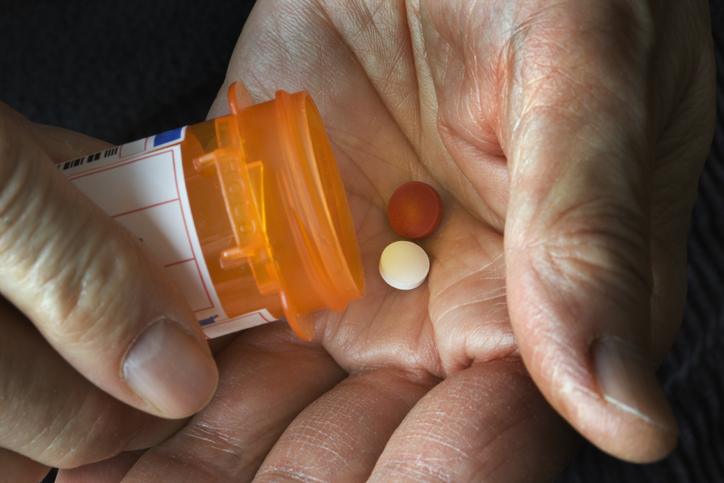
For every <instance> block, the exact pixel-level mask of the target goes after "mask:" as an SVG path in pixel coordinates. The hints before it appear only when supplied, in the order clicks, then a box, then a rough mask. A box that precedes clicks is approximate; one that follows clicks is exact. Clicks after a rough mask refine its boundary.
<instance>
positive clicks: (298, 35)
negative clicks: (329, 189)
mask: <svg viewBox="0 0 724 483" xmlns="http://www.w3.org/2000/svg"><path fill="white" fill-rule="evenodd" d="M707 8H708V7H707V4H706V2H703V1H693V0H692V1H681V0H678V1H663V0H662V1H651V2H648V3H646V2H643V1H633V0H628V1H627V0H620V1H614V0H584V1H581V0H576V1H545V0H531V1H517V2H516V1H496V0H487V1H484V0H481V1H478V2H469V1H463V0H459V1H449V2H432V1H431V2H424V1H420V2H407V3H405V2H397V1H393V2H367V3H364V2H359V1H346V2H335V1H330V2H307V1H298V0H287V1H284V0H280V1H263V0H262V1H260V2H258V4H257V6H256V8H255V10H254V12H253V13H252V16H251V17H250V18H249V20H248V22H247V25H246V27H245V29H244V32H243V33H242V36H241V38H240V40H239V43H238V45H237V48H236V50H235V53H234V56H233V58H232V60H231V64H230V66H229V71H228V76H227V85H225V86H224V87H223V88H222V89H221V90H220V95H219V98H218V99H217V102H216V103H215V104H214V106H213V107H212V109H211V112H210V117H215V116H218V115H222V114H225V113H226V106H225V105H226V100H225V95H226V88H227V87H228V85H229V84H230V83H231V82H233V81H243V82H244V83H245V84H246V86H247V88H248V89H249V91H250V93H251V95H252V97H253V98H254V99H255V100H256V101H262V100H266V99H269V98H271V97H272V96H273V94H274V92H275V91H276V90H278V89H285V90H287V91H290V92H294V91H298V90H300V89H306V90H308V91H309V92H310V93H311V95H312V97H313V98H314V99H315V102H316V103H317V105H318V107H319V109H320V112H321V114H322V117H323V119H324V122H325V125H326V127H327V129H328V133H329V136H330V139H331V141H332V144H333V148H334V151H335V155H336V157H337V161H338V164H339V167H340V172H341V174H342V177H343V180H344V182H345V187H346V189H347V194H348V198H349V202H350V206H351V210H352V215H353V218H354V221H355V226H356V229H357V234H358V238H359V242H360V247H361V251H362V258H363V263H364V268H365V278H366V282H367V294H366V297H365V298H364V299H363V300H360V301H358V302H354V303H352V304H350V305H349V307H348V308H347V310H345V311H344V312H341V313H331V312H320V313H318V314H316V331H317V336H316V337H315V339H314V341H312V342H311V343H304V342H301V341H299V340H297V339H295V338H294V336H293V335H292V334H291V332H290V331H289V329H288V328H286V327H285V326H284V324H282V323H279V324H271V325H268V326H265V327H259V328H255V329H251V330H248V331H246V332H244V333H242V334H239V335H235V336H232V337H227V338H225V339H224V340H221V341H215V344H212V349H213V350H214V353H215V359H216V362H217V366H218V370H219V386H218V390H217V392H216V394H215V396H214V398H213V399H212V400H211V402H210V403H209V405H208V406H206V407H205V408H204V409H203V410H202V411H201V412H199V413H197V414H196V415H194V416H193V417H191V419H190V420H188V422H187V423H186V424H185V426H183V427H182V428H181V429H180V430H179V427H180V426H181V425H183V424H184V422H185V421H183V420H182V421H180V422H173V421H171V422H169V421H165V420H160V419H156V418H154V417H152V416H148V415H146V414H145V413H144V412H141V411H137V410H136V409H131V408H130V407H129V406H126V405H125V404H123V403H121V402H119V401H118V400H117V399H114V398H111V397H110V396H108V395H107V394H105V393H103V392H102V391H101V390H100V389H98V388H96V387H95V386H93V385H91V384H90V383H88V382H87V381H86V380H85V379H83V377H81V376H80V375H79V374H78V373H75V372H73V373H72V375H68V376H67V377H68V378H75V379H73V380H74V381H76V382H75V383H76V384H78V385H82V387H83V390H84V391H85V394H89V395H92V397H95V398H99V399H102V404H98V405H97V406H92V407H85V408H83V409H84V411H83V412H80V410H79V412H78V414H87V416H86V419H83V420H82V421H85V425H84V424H83V423H82V421H81V422H79V421H77V420H73V419H72V418H70V417H69V418H68V419H69V423H68V424H67V426H66V427H65V428H64V432H63V433H62V434H63V435H64V438H65V439H63V440H62V441H63V442H64V443H63V444H61V445H59V444H58V442H57V440H54V442H53V444H49V443H48V442H47V441H44V440H43V438H38V439H37V440H34V444H28V443H25V444H24V445H23V444H19V443H8V442H7V439H6V440H5V441H0V444H2V445H3V446H5V447H8V448H10V449H12V450H14V451H16V452H17V453H11V452H9V451H6V452H5V453H0V462H2V461H3V460H2V458H6V459H8V461H9V463H8V464H14V465H15V468H18V472H22V471H25V473H24V474H26V475H31V474H32V472H33V471H35V472H36V473H42V468H43V467H42V466H40V465H39V464H36V463H33V462H32V461H31V460H36V461H40V462H42V463H43V464H51V465H53V464H54V465H60V466H63V467H72V466H77V465H82V464H86V463H92V462H93V461H98V460H101V459H104V458H110V457H112V456H114V455H115V454H117V453H118V452H119V451H121V450H123V449H124V448H131V449H137V448H143V447H147V446H153V447H152V448H151V449H149V450H147V451H145V452H144V451H134V452H124V453H121V454H120V455H119V456H117V457H115V458H112V459H109V460H107V461H103V462H101V463H96V464H87V465H86V466H83V467H81V468H77V469H73V470H68V471H61V474H60V478H59V481H61V482H67V481H108V482H110V481H120V479H121V478H123V477H124V476H125V478H126V479H125V480H124V481H164V480H165V481H247V480H251V479H252V478H254V477H255V476H256V479H257V480H258V481H300V480H303V481H364V480H366V479H368V478H369V479H370V480H372V481H390V480H395V481H397V480H405V481H407V480H410V481H501V482H511V481H531V480H532V481H548V480H552V479H554V478H555V476H556V475H557V474H558V473H559V472H560V471H561V470H562V468H563V467H564V466H565V465H566V463H567V461H568V460H569V459H570V457H571V456H572V455H573V454H574V453H575V451H576V449H577V448H578V446H579V444H580V441H581V439H580V437H579V436H578V435H577V433H576V431H574V429H573V428H575V429H576V430H577V431H578V432H579V433H580V434H582V435H583V436H584V437H586V438H588V439H589V440H590V441H592V442H593V443H594V444H596V445H598V446H599V447H601V448H602V449H603V450H605V451H607V452H609V453H611V454H613V455H615V456H618V457H620V458H624V459H627V460H630V461H638V462H645V461H653V460H656V459H659V458H662V457H664V456H666V454H668V453H669V452H670V451H671V450H672V449H673V447H674V445H675V444H676V432H677V426H676V422H675V421H674V420H673V416H672V415H671V414H670V410H669V409H668V406H667V405H666V402H665V400H664V399H663V394H662V393H661V391H660V389H658V387H654V386H651V387H649V385H647V384H649V383H650V382H651V381H652V378H653V375H652V374H653V370H652V367H653V364H654V363H655V362H657V361H660V360H661V359H662V358H663V356H664V355H665V353H666V352H667V350H668V348H669V347H670V345H671V344H672V342H673V339H674V337H675V334H676V332H677V330H678V325H679V323H680V319H681V314H682V310H683V303H684V293H685V268H686V267H685V241H686V229H687V226H688V218H689V214H690V210H691V207H692V205H693V201H694V198H695V196H696V181H697V178H698V174H699V172H700V169H701V164H702V162H703V160H704V158H705V156H706V153H707V151H708V147H709V143H710V140H711V132H712V128H713V116H714V114H713V113H714V97H713V96H714V94H713V87H714V78H713V72H714V65H713V60H712V58H711V57H712V56H711V45H710V44H711V40H710V38H709V25H708V18H707V12H708V10H707ZM19 122H21V121H19ZM26 129H28V130H32V129H37V128H35V127H32V126H30V127H26ZM44 129H47V128H44ZM33 137H34V139H35V142H36V143H39V144H40V147H41V148H42V149H43V150H44V151H45V152H46V153H49V154H50V156H51V157H56V158H57V159H58V160H60V159H63V158H61V157H60V155H61V154H67V153H58V152H56V151H53V149H54V148H53V146H55V144H53V143H57V139H58V138H68V137H71V138H72V139H70V141H69V142H70V143H71V144H72V145H73V146H75V147H76V149H77V150H81V151H83V150H87V151H89V152H90V151H92V150H93V149H90V147H88V146H87V144H88V143H92V141H90V140H87V139H83V138H80V137H77V136H75V135H71V134H69V133H58V132H56V133H55V137H54V138H53V140H52V141H47V139H45V138H43V135H42V134H37V133H36V135H35V136H33ZM44 139H45V140H44ZM28 142H30V141H28ZM94 147H96V148H97V147H98V146H94ZM68 157H72V156H68ZM413 179H414V180H421V181H425V182H428V183H430V184H432V185H434V186H435V187H437V188H438V190H439V192H440V194H441V196H442V198H443V203H444V207H445V214H444V218H443V222H442V224H441V226H440V228H439V229H438V231H437V232H436V233H435V234H434V235H433V236H431V237H429V238H427V239H425V240H423V241H421V242H420V244H421V245H422V246H423V247H424V248H425V250H426V251H427V253H428V254H429V255H430V257H431V271H430V275H429V278H428V281H427V283H426V284H425V285H423V286H422V287H421V288H419V289H416V290H413V291H410V292H401V291H396V290H394V289H392V288H390V287H388V286H387V285H386V284H385V283H384V282H383V281H382V279H381V278H380V276H379V274H378V272H377V263H378V259H379V255H380V253H381V252H382V250H383V249H384V247H385V246H386V245H387V244H388V243H390V242H392V241H394V240H396V239H397V238H396V235H395V234H394V233H393V231H392V230H391V228H390V227H389V225H388V223H387V220H386V213H385V207H386V201H387V200H388V199H389V197H390V196H391V194H392V192H393V191H394V190H395V188H396V187H397V186H399V185H400V184H402V183H404V182H406V181H409V180H413ZM93 216H100V215H93ZM154 273H155V272H154ZM3 293H5V292H3ZM6 295H7V294H6ZM11 299H12V298H11ZM16 305H18V304H16ZM8 310H10V309H8ZM16 316H17V318H20V317H21V316H20V314H19V313H16ZM31 318H32V317H31ZM36 319H37V317H36V318H34V319H33V320H34V321H35V322H36V325H41V331H40V332H41V333H43V334H45V333H46V331H44V330H43V329H42V322H38V321H37V320H36ZM18 323H19V324H20V323H21V322H18ZM28 337H29V338H31V337H32V338H33V340H34V341H35V342H32V343H33V344H37V345H39V344H42V339H41V337H40V335H38V334H36V333H32V334H29V335H28ZM46 337H47V336H46ZM601 340H625V341H627V342H626V343H625V346H626V347H636V348H637V352H638V353H639V354H640V356H635V357H633V356H632V357H631V358H630V359H625V361H629V362H630V361H634V360H641V361H644V362H643V363H642V367H643V366H647V367H645V368H644V369H645V370H644V369H641V368H639V367H638V366H636V367H635V368H633V369H630V371H631V373H636V374H638V375H633V376H631V378H632V379H631V380H632V381H633V383H632V384H633V386H632V387H638V388H644V389H631V387H629V386H625V384H623V383H620V377H619V376H620V375H619V376H615V377H614V380H615V381H619V382H615V381H614V383H611V380H612V379H610V377H609V378H608V379H606V377H607V376H605V374H609V376H610V372H607V371H603V372H601V369H600V368H601V367H602V366H601V364H602V363H601V362H600V360H601V359H600V357H599V355H600V354H601V350H599V349H595V348H596V347H602V346H604V347H608V346H607V345H606V344H604V343H600V341H601ZM28 344H31V342H28ZM53 345H54V347H55V348H56V350H58V351H59V352H60V353H61V354H63V355H64V357H65V359H69V358H70V359H72V357H69V356H67V355H65V354H66V353H67V352H68V351H67V350H66V351H65V352H64V350H63V349H62V348H59V347H58V345H59V344H58V343H53ZM45 350H46V352H48V354H49V355H48V357H54V356H53V354H54V353H52V349H50V348H49V347H48V348H46V349H45ZM603 352H604V353H605V352H606V351H605V350H604V351H603ZM57 358H58V359H59V357H57ZM637 358H638V359H637ZM74 366H75V367H76V368H78V370H79V371H80V373H81V374H83V375H84V376H86V377H88V378H90V379H91V380H93V381H94V382H95V384H96V385H98V386H100V387H103V388H104V389H106V391H107V392H109V393H111V394H113V395H114V396H116V398H120V399H122V400H123V401H124V402H125V403H127V404H129V405H131V406H134V407H136V408H138V409H141V410H144V411H149V409H148V408H147V407H144V406H143V404H141V403H139V402H138V401H135V400H133V398H131V397H126V398H125V399H123V397H122V395H121V396H119V395H118V394H117V393H115V392H113V390H109V389H107V388H106V387H105V386H103V384H102V383H99V382H98V381H99V380H101V381H102V379H103V377H104V376H103V374H100V375H95V376H94V377H91V376H89V375H88V373H87V372H85V371H84V370H83V368H82V364H78V363H77V362H76V363H74ZM606 367H608V366H606ZM638 369H641V373H639V372H637V371H638ZM56 370H57V371H66V372H64V374H65V373H68V374H70V372H68V371H73V369H71V368H70V366H68V367H65V366H62V362H61V365H60V368H58V369H56ZM601 374H604V375H601ZM642 374H643V375H642ZM616 377H619V378H618V379H616ZM637 378H638V379H637ZM624 379H625V378H624ZM622 384H623V386H622ZM612 387H613V389H611V388H612ZM621 387H624V389H623V390H619V389H620V388H621ZM627 390H628V391H629V393H630V392H631V391H633V394H634V396H633V397H634V399H633V400H631V401H633V402H632V403H630V404H629V402H631V401H629V400H627V399H625V398H626V397H627V396H626V394H629V393H627V392H626V391H627ZM41 391H42V388H38V389H37V390H36V392H37V393H40V392H41ZM636 391H638V392H636ZM621 394H623V395H621ZM608 396H610V397H608ZM629 396H630V394H629ZM33 397H35V400H37V401H39V402H37V404H36V406H37V408H38V409H37V410H38V411H42V410H43V409H46V410H47V405H46V406H43V399H42V397H41V396H33ZM103 398H105V399H103ZM31 399H32V398H31ZM46 404H47V403H46ZM77 404H78V407H80V403H77ZM114 411H115V412H114ZM124 411H125V412H124ZM94 417H96V418H103V424H101V427H108V426H110V427H113V428H114V431H115V432H116V433H115V434H116V437H115V438H114V440H113V442H112V443H109V442H108V441H106V440H104V438H103V437H102V434H99V435H98V436H97V437H95V438H88V437H83V436H79V435H81V434H84V433H83V432H84V431H85V430H86V429H87V425H88V421H90V420H93V418H94ZM121 421H131V423H126V424H125V425H121V423H120V422H121ZM177 430H178V431H177ZM175 431H177V432H175ZM174 432H175V434H173V433H174ZM106 434H107V433H106ZM171 434H172V435H171ZM119 435H120V436H119ZM139 435H141V436H139ZM169 435H171V436H170V437H168V436H169ZM167 437H168V439H166V440H165V441H164V442H162V443H160V444H158V445H156V446H154V445H155V444H156V443H158V442H160V441H162V440H164V439H165V438H167ZM16 439H18V438H16ZM68 445H74V446H72V447H73V448H74V451H73V452H72V453H73V454H72V457H69V456H68V455H67V454H66V453H67V448H68ZM63 448H66V449H65V450H64V449H63ZM20 454H23V455H25V456H20ZM23 468H27V469H23ZM19 474H23V473H19Z"/></svg>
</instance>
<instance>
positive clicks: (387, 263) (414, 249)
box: [380, 241, 430, 290]
mask: <svg viewBox="0 0 724 483" xmlns="http://www.w3.org/2000/svg"><path fill="white" fill-rule="evenodd" d="M429 271H430V259H429V258H428V256H427V253H425V250H423V249H422V248H420V247H419V246H418V245H416V244H414V243H412V242H409V241H397V242H394V243H391V244H389V245H388V246H387V248H385V249H384V251H383V252H382V256H381V257H380V275H382V278H383V279H384V281H385V282H387V283H388V284H389V285H391V286H392V287H394V288H397V289H400V290H412V289H413V288H417V287H419V286H420V285H421V284H422V282H423V281H424V280H425V278H427V273H428V272H429Z"/></svg>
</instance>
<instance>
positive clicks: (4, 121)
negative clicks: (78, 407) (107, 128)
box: [0, 109, 217, 418]
mask: <svg viewBox="0 0 724 483" xmlns="http://www.w3.org/2000/svg"><path fill="white" fill-rule="evenodd" d="M6 110H7V109H6ZM11 117H13V119H11ZM16 117H17V114H14V115H12V116H10V115H8V114H7V112H5V113H2V114H0V153H2V154H1V156H0V273H1V274H2V276H0V292H1V293H2V295H3V296H5V297H6V298H7V299H8V300H10V301H11V302H12V303H13V304H14V305H15V306H16V307H17V308H18V309H20V310H21V311H22V312H23V313H24V314H25V315H26V316H27V317H28V318H29V319H30V320H31V321H32V322H33V323H34V324H35V326H36V327H37V328H38V330H39V331H40V332H41V333H42V334H43V336H44V337H45V338H46V339H47V340H48V342H50V344H51V345H52V346H53V347H54V348H55V350H56V351H58V352H59V353H60V354H61V355H62V356H63V357H64V358H65V360H67V361H68V362H69V363H70V364H71V365H72V366H74V367H75V369H77V370H78V371H79V372H80V373H81V374H83V375H84V376H85V377H86V378H87V379H89V380H90V381H91V382H93V383H94V384H95V385H96V386H98V387H100V388H101V389H103V390H104V391H106V392H108V393H110V394H111V395H113V396H115V397H116V398H118V399H120V400H121V401H124V402H126V403H127V404H130V405H132V406H135V407H137V408H139V409H142V410H145V411H147V412H151V413H153V414H156V415H159V416H162V417H167V418H181V417H185V416H188V415H190V414H192V413H194V412H196V411H198V410H199V409H201V408H202V407H203V406H204V405H205V404H206V402H208V400H209V399H210V398H211V396H212V394H213V392H214V389H215V386H216V380H217V371H216V366H215V364H214V361H213V358H212V356H211V353H210V351H209V348H208V345H207V343H206V341H205V339H204V336H203V334H202V332H201V329H200V327H199V324H198V323H197V322H196V319H195V317H194V316H193V313H192V312H191V310H190V309H189V307H188V305H187V304H186V302H185V301H184V299H183V297H182V295H181V293H180V291H179V290H178V289H177V288H176V287H175V285H174V284H173V282H172V281H171V279H170V278H169V276H168V274H167V273H166V272H165V270H164V268H163V267H162V266H161V265H160V264H159V263H158V262H157V261H156V260H155V259H154V258H153V257H152V256H151V254H150V252H149V251H147V250H146V249H145V247H143V246H142V245H141V244H140V243H139V242H138V240H137V239H136V238H134V237H133V236H132V235H131V234H130V233H129V232H128V231H126V230H125V228H123V227H122V226H120V225H119V224H117V223H116V222H114V221H113V220H112V219H111V218H109V217H108V216H107V215H106V214H105V213H103V212H102V211H101V210H100V209H99V208H98V207H96V206H95V205H94V204H93V203H91V202H90V201H89V200H88V199H87V198H85V197H84V196H82V195H81V194H80V193H79V192H78V191H77V189H76V188H75V187H73V186H72V185H71V184H70V182H68V181H67V180H66V179H65V178H64V177H63V175H62V174H61V173H59V172H58V170H57V169H56V167H55V165H54V163H53V162H51V158H50V157H49V155H48V153H47V152H46V151H45V150H44V149H43V148H41V145H43V144H44V143H42V142H41V143H38V142H37V139H42V138H43V136H47V135H48V130H47V129H42V128H34V127H32V126H30V125H28V124H27V123H18V122H16V121H17V119H15V118H16ZM66 134H67V133H66ZM62 136H63V133H62V132H59V131H54V132H53V134H52V136H51V138H49V139H46V141H47V143H45V144H46V145H47V146H52V145H53V144H54V143H55V142H56V141H60V139H59V137H62ZM72 142H74V143H78V142H81V143H82V142H83V140H82V137H76V138H74V139H73V140H72ZM60 144H63V143H60ZM47 146H46V147H47ZM76 147H77V146H76ZM58 150H59V151H62V150H63V148H62V147H58ZM0 325H2V321H0ZM29 357H30V356H29Z"/></svg>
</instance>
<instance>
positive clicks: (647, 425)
mask: <svg viewBox="0 0 724 483" xmlns="http://www.w3.org/2000/svg"><path fill="white" fill-rule="evenodd" d="M590 355H591V368H592V371H593V376H594V377H595V380H596V383H597V385H598V389H599V391H600V395H601V397H602V398H603V400H604V401H605V404H606V408H607V409H608V411H609V412H610V413H611V414H612V415H613V417H614V418H616V419H618V420H619V421H620V422H619V423H618V425H620V427H621V430H620V431H622V432H623V433H624V434H622V438H621V440H620V441H618V442H617V441H616V440H615V439H613V440H612V441H611V442H610V444H605V442H606V441H607V439H606V438H604V440H603V442H602V444H603V445H604V446H611V448H609V449H608V450H607V449H606V448H602V449H604V450H607V451H608V452H609V453H612V454H614V455H615V456H618V457H619V458H622V459H625V460H627V461H632V462H637V463H650V462H653V461H657V460H659V459H661V458H664V457H665V456H666V455H668V454H669V453H670V452H671V451H673V449H674V448H675V447H676V444H677V440H678V437H679V435H680V434H681V428H680V427H679V424H678V422H677V420H676V417H675V415H674V412H673V411H672V409H671V406H670V405H669V403H668V401H667V399H666V395H665V394H664V391H663V390H662V388H661V386H660V385H659V383H658V381H657V379H656V376H655V374H654V369H653V366H652V364H651V363H650V361H649V358H647V357H646V356H645V355H644V354H643V352H642V351H641V350H639V348H637V347H636V346H635V345H634V344H632V343H631V342H629V341H627V340H624V339H621V338H619V337H614V336H606V337H601V338H597V339H595V340H594V341H593V342H592V344H591V347H590ZM617 443H618V444H617Z"/></svg>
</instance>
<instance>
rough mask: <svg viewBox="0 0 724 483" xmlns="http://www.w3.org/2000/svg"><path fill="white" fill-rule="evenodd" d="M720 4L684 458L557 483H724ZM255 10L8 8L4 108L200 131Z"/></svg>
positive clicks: (97, 124)
mask: <svg viewBox="0 0 724 483" xmlns="http://www.w3.org/2000/svg"><path fill="white" fill-rule="evenodd" d="M722 3H724V2H722V1H718V0H717V1H712V2H711V3H710V5H711V10H712V25H713V26H712V32H713V35H714V40H715V44H716V49H717V51H716V55H717V68H718V81H717V82H718V89H717V106H718V117H717V128H716V129H717V130H716V135H715V139H714V143H713V145H712V150H711V153H710V155H709V158H708V160H707V163H706V166H705V169H704V172H703V174H702V178H701V182H700V187H699V198H698V201H697V203H696V207H695V209H694V216H693V220H692V225H691V230H690V235H689V294H688V302H687V308H686V313H685V316H684V323H683V327H682V330H681V332H680V334H679V336H678V338H677V341H676V344H675V346H674V348H673V350H672V352H671V353H670V354H669V356H668V357H667V359H666V361H665V362H664V364H663V365H662V366H661V369H660V370H659V377H660V380H661V381H662V383H663V385H664V388H665V390H666V392H667V394H668V396H669V399H670V401H671V403H672V405H673V407H674V410H675V412H676V414H677V417H678V418H679V422H680V424H681V426H682V430H683V433H682V435H681V439H680V443H679V447H678V448H677V449H676V451H675V452H674V453H673V454H672V455H671V456H669V457H668V458H666V459H665V460H663V461H661V462H659V463H656V464H651V465H632V464H627V463H623V462H620V461H618V460H616V459H613V458H611V457H608V456H606V455H604V454H602V453H601V452H600V451H598V450H597V449H595V448H593V447H592V446H590V445H589V446H586V447H584V448H583V449H582V450H581V452H580V453H579V454H578V455H577V457H576V458H575V459H574V460H573V462H572V463H571V464H570V466H569V467H568V468H567V470H566V471H565V472H564V474H563V475H562V476H561V477H560V479H559V483H568V482H656V483H668V482H677V483H681V482H691V483H702V482H715V483H716V482H722V483H724V422H723V421H722V419H723V418H724V411H723V408H722V404H723V402H724V310H723V309H724V194H723V193H722V190H724V162H723V157H724V124H723V121H722V117H721V115H722V113H724V70H723V69H724V8H723V7H722ZM252 6H253V1H251V0H249V1H221V0H219V1H207V2H194V1H190V0H189V1H185V0H183V1H182V0H177V1H174V0H126V1H123V2H120V1H96V2H93V1H87V0H69V1H60V0H55V1H41V0H26V1H23V2H10V1H7V0H0V100H2V101H4V102H6V103H7V104H9V105H10V106H11V107H13V108H14V109H16V110H18V111H20V112H22V113H23V114H25V115H26V116H27V117H29V118H30V119H31V120H33V121H36V122H41V123H46V124H52V125H57V126H63V127H66V128H69V129H73V130H76V131H80V132H84V133H86V134H89V135H91V136H94V137H98V138H101V139H104V140H106V141H109V142H111V143H114V144H121V143H124V142H128V141H132V140H135V139H138V138H142V137H146V136H149V135H151V134H156V133H160V132H163V131H166V130H169V129H172V128H175V127H179V126H183V125H187V124H193V123H196V122H199V121H201V120H203V119H204V118H205V116H206V112H207V110H208V108H209V106H210V105H211V102H212V101H213V99H214V98H215V96H216V93H217V91H218V89H219V87H220V86H221V83H222V81H223V79H224V74H225V71H226V65H227V63H228V60H229V58H230V56H231V52H232V50H233V47H234V45H235V43H236V40H237V38H238V36H239V33H240V32H241V29H242V26H243V24H244V21H245V20H246V17H247V15H248V12H249V11H250V10H251V7H252ZM50 478H52V476H51V477H50ZM50 478H49V480H50Z"/></svg>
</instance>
